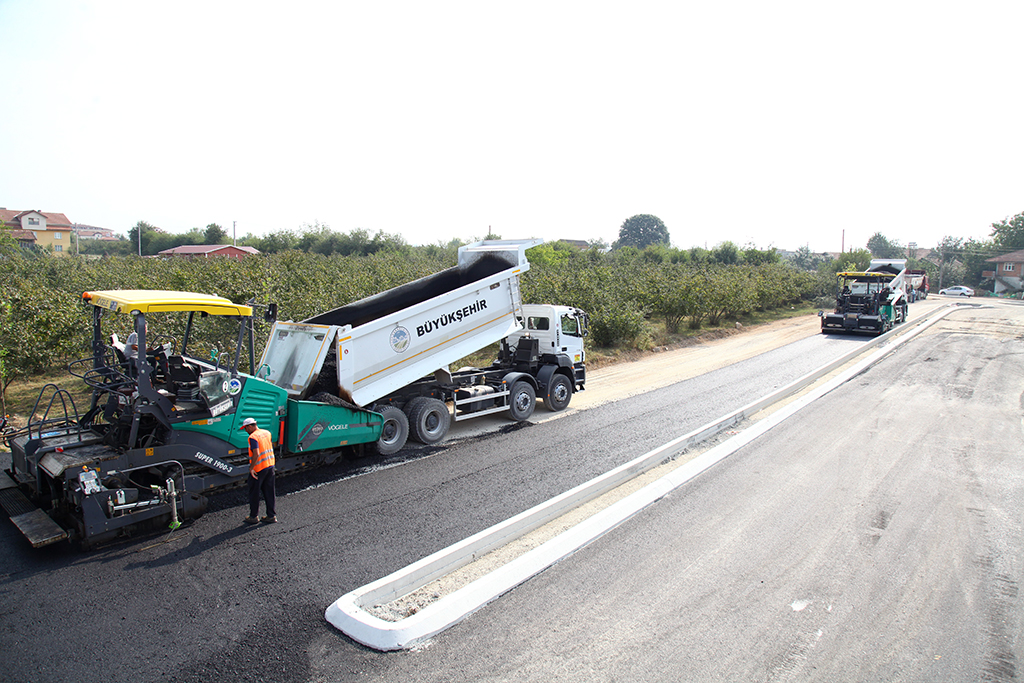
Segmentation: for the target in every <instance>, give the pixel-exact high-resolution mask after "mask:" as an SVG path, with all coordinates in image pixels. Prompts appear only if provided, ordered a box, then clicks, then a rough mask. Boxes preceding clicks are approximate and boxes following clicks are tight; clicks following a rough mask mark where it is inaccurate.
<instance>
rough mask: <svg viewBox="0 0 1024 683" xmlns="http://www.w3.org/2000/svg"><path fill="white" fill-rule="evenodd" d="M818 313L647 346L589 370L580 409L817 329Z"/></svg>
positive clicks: (576, 400) (577, 403)
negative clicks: (663, 345) (643, 350)
mask: <svg viewBox="0 0 1024 683" xmlns="http://www.w3.org/2000/svg"><path fill="white" fill-rule="evenodd" d="M820 331H821V322H820V321H819V319H818V316H817V315H813V314H812V315H804V316H799V317H796V318H787V319H785V320H777V321H775V322H770V323H762V324H760V325H755V326H752V327H742V328H738V329H725V330H715V331H714V332H712V333H709V334H708V335H701V336H698V337H695V338H693V340H692V341H690V342H688V343H687V344H686V345H685V346H680V347H677V348H673V349H659V350H655V351H649V352H647V353H645V354H642V355H639V356H637V357H636V358H634V359H632V360H628V361H623V362H618V363H614V364H610V365H605V366H602V367H599V368H596V369H593V370H588V372H587V389H586V391H583V392H580V393H579V394H576V395H574V396H573V398H572V407H573V408H575V409H577V410H583V409H586V408H592V407H594V406H597V405H601V404H603V403H607V402H609V401H617V400H619V399H622V398H626V397H629V396H636V395H638V394H642V393H644V392H647V391H651V390H652V389H659V388H661V387H664V386H668V385H670V384H675V383H676V382H681V381H683V380H685V379H689V378H691V377H696V376H698V375H702V374H704V373H706V372H710V371H712V370H717V369H719V368H723V367H726V366H728V365H732V364H734V363H738V362H740V361H743V360H746V359H748V358H753V357H754V356H757V355H760V354H762V353H765V352H766V351H771V350H772V349H776V348H779V347H780V346H785V345H786V344H790V343H792V342H795V341H797V340H800V339H803V338H805V337H810V336H812V335H815V334H818V333H819V332H820Z"/></svg>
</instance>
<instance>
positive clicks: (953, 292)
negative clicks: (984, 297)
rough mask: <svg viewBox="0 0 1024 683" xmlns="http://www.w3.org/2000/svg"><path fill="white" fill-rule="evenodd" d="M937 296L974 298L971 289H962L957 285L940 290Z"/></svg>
mask: <svg viewBox="0 0 1024 683" xmlns="http://www.w3.org/2000/svg"><path fill="white" fill-rule="evenodd" d="M939 294H948V295H949V296H974V290H973V289H971V288H970V287H963V286H960V285H958V286H956V287H946V288H945V289H940V290H939Z"/></svg>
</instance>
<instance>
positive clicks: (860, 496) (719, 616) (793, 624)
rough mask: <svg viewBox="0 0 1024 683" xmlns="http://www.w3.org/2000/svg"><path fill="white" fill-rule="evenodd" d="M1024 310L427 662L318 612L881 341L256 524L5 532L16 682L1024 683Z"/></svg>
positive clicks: (737, 465)
mask: <svg viewBox="0 0 1024 683" xmlns="http://www.w3.org/2000/svg"><path fill="white" fill-rule="evenodd" d="M1018 310H1020V309H1013V308H1009V307H1006V308H999V309H992V310H988V311H979V310H976V309H970V310H964V311H959V312H957V313H955V314H954V315H953V317H952V319H951V320H950V322H946V323H942V324H941V325H940V326H939V327H938V329H937V330H936V331H935V332H933V333H931V334H929V335H927V336H926V337H923V338H921V339H919V340H918V341H917V342H914V345H913V346H914V348H915V349H916V350H914V349H911V350H906V351H901V352H899V353H898V354H896V355H894V356H893V357H891V358H890V359H887V360H886V361H885V362H884V363H883V365H882V366H879V367H878V368H875V369H873V370H871V371H869V372H867V373H865V374H864V375H862V376H861V377H859V378H858V379H857V380H855V381H854V382H851V383H850V384H848V385H847V386H845V387H844V388H843V389H841V390H837V391H836V392H833V394H830V395H829V396H828V397H827V399H825V400H823V401H822V402H821V403H820V405H818V406H815V407H814V409H813V410H808V411H807V413H806V414H805V415H801V417H800V419H799V420H795V421H792V422H790V423H787V424H786V425H784V426H781V427H779V428H776V430H773V431H772V432H770V433H769V434H768V435H766V436H765V437H764V438H763V439H761V440H759V442H757V444H755V445H752V446H751V447H748V449H745V450H744V451H742V452H741V453H738V454H737V455H736V456H733V457H732V458H730V459H729V460H728V461H727V462H726V463H723V464H722V465H720V466H718V467H716V468H714V469H713V470H712V471H710V472H708V473H707V474H706V475H704V476H702V477H701V478H699V479H698V480H695V481H694V482H692V484H690V485H688V486H686V487H684V488H683V489H681V490H680V491H678V492H676V493H675V494H673V495H672V496H670V497H668V498H666V499H664V500H663V501H661V502H659V503H658V504H657V505H655V506H654V507H652V508H651V509H650V510H648V511H647V512H645V513H644V514H642V515H640V516H639V517H637V518H636V519H634V520H631V521H630V522H629V523H627V524H626V525H623V526H622V527H620V528H619V529H617V530H616V531H615V532H613V533H611V534H609V535H608V536H606V537H605V538H603V539H601V540H600V541H598V542H597V543H595V544H593V545H592V546H590V547H588V548H585V549H584V550H582V551H580V552H579V553H577V554H576V555H574V556H572V557H571V558H569V559H568V560H566V561H564V562H562V563H560V564H559V565H556V566H555V567H553V568H552V569H550V570H548V571H547V572H545V573H543V574H542V575H540V576H539V577H537V578H535V579H534V580H532V581H530V582H529V583H527V584H525V585H523V586H521V587H520V588H518V589H516V590H515V591H513V592H512V593H510V594H508V595H506V596H504V597H503V598H501V599H500V600H499V601H497V602H496V603H494V604H492V605H491V606H488V607H487V608H485V609H484V610H482V611H481V612H479V613H477V614H475V615H473V616H471V617H470V618H469V619H468V620H467V621H466V622H464V623H462V624H460V625H458V626H456V627H455V628H453V629H451V630H450V631H448V632H446V633H445V634H443V635H441V636H439V637H438V638H436V639H435V640H434V641H433V642H431V643H430V644H429V645H428V646H426V647H424V648H423V649H422V650H420V651H417V652H410V653H392V654H381V653H377V652H373V651H370V650H367V649H366V648H362V647H361V646H358V645H356V644H354V643H352V642H351V641H349V640H348V639H346V638H345V637H344V636H342V635H341V634H339V633H338V632H337V631H335V630H334V629H333V628H331V627H330V626H329V625H328V624H327V623H326V622H325V621H324V619H323V610H324V608H325V607H326V606H327V605H328V604H329V603H330V602H332V601H333V600H334V599H335V598H337V597H338V596H339V595H341V594H343V593H345V592H347V591H349V590H352V589H353V588H355V587H358V586H360V585H362V584H365V583H367V582H369V581H372V580H374V579H377V578H379V577H381V576H383V575H386V574H388V573H390V572H392V571H394V570H396V569H399V568H401V567H403V566H405V565H407V564H409V563H410V562H412V561H414V560H416V559H419V558H420V557H423V556H425V555H427V554H429V553H431V552H433V551H435V550H437V549H439V548H442V547H445V546H447V545H449V544H451V543H453V542H455V541H458V540H460V539H462V538H464V537H466V536H468V535H470V534H472V533H475V532H476V531H479V530H480V529H483V528H486V527H487V526H490V525H491V524H493V523H495V522H498V521H501V520H502V519H505V518H507V517H509V516H511V515H513V514H515V513H517V512H519V511H521V510H523V509H526V508H528V507H530V506H532V505H534V504H536V503H538V502H541V501H543V500H545V499H547V498H549V497H551V496H552V495H555V494H557V493H560V492H562V491H564V490H566V489H568V488H571V487H572V486H574V485H576V484H578V483H580V482H582V481H586V480H588V479H590V478H591V477H593V476H596V475H597V474H600V473H601V472H604V471H606V470H607V469H610V468H611V467H614V466H615V465H618V464H620V463H622V462H625V461H627V460H630V459H632V458H634V457H636V456H637V455H639V454H641V453H643V452H645V451H647V450H650V449H651V448H653V447H655V446H657V445H660V444H661V443H663V442H665V441H667V440H669V439H671V438H673V437H674V436H677V435H679V434H681V433H685V432H686V431H689V430H690V429H692V428H694V427H696V426H699V425H701V424H704V423H706V422H708V421H710V420H711V419H713V418H715V417H718V416H719V415H721V414H723V413H725V412H728V411H730V410H733V409H735V408H738V407H740V406H742V405H745V404H746V403H748V402H749V401H750V400H751V399H752V398H755V397H757V396H760V395H763V394H766V393H769V392H770V391H771V390H773V389H775V388H778V387H779V386H782V385H784V384H787V383H788V382H790V381H792V380H793V379H796V378H797V377H799V376H801V375H802V374H804V373H805V372H807V371H808V370H810V369H812V368H813V367H816V366H817V365H820V364H822V363H824V362H827V361H828V360H830V359H832V358H835V357H838V356H839V355H841V354H842V353H844V352H846V351H847V350H849V349H850V348H852V347H854V346H855V345H857V344H859V343H863V340H860V339H858V338H845V337H841V338H836V337H825V336H822V335H817V334H814V330H813V329H810V330H809V331H808V333H807V335H805V336H801V335H796V340H795V341H793V342H792V343H790V344H787V345H785V346H783V347H781V348H778V349H773V350H768V351H766V352H763V353H754V355H750V356H748V357H746V358H744V359H741V360H739V361H738V362H735V363H732V364H727V365H725V366H724V367H718V368H717V369H710V370H708V371H705V372H703V374H697V375H696V376H692V377H691V378H690V379H687V380H685V381H683V382H674V383H673V382H668V383H667V384H666V383H665V381H666V380H665V379H664V375H666V374H667V373H669V370H667V369H665V368H661V369H659V370H658V371H657V372H656V373H655V375H656V377H654V378H652V379H650V384H651V386H652V387H653V386H657V388H653V389H652V390H649V391H647V392H646V393H637V394H636V395H633V396H629V393H631V392H629V391H626V390H623V391H622V394H623V395H624V396H627V397H625V398H622V399H621V400H618V401H612V400H610V399H609V400H608V401H604V402H602V400H601V399H600V398H598V399H592V400H595V405H594V406H593V407H591V408H589V409H586V410H581V409H579V406H580V405H581V404H580V403H578V402H577V401H576V398H582V397H583V396H587V395H588V394H589V395H594V394H599V393H600V392H597V391H595V392H593V394H591V392H590V390H588V392H585V393H584V394H582V395H580V397H574V406H576V407H577V409H576V410H574V411H571V412H570V413H568V414H566V415H565V416H563V417H559V418H558V419H549V420H544V421H541V420H538V421H537V423H536V424H533V425H531V426H526V427H523V428H520V429H512V428H507V429H505V430H503V431H499V432H497V433H493V434H491V435H489V436H487V437H485V438H480V437H478V438H473V439H465V440H462V441H456V442H455V443H453V444H451V445H448V446H445V447H442V448H436V449H422V450H421V451H419V452H417V453H415V454H413V455H414V459H411V460H409V461H408V462H406V463H405V464H403V465H402V466H400V467H393V468H390V469H386V468H384V466H385V465H386V463H384V462H370V463H357V464H344V465H339V466H336V467H333V468H324V469H321V470H317V471H316V472H313V473H309V474H307V475H302V476H299V477H295V478H290V480H289V479H285V480H282V482H281V484H282V486H281V488H282V490H283V492H284V493H285V494H286V495H284V496H283V497H282V499H281V500H280V501H279V506H278V507H279V516H280V517H281V519H282V521H281V523H279V524H277V525H274V526H273V527H258V528H256V529H244V528H242V527H241V526H240V521H241V518H242V517H243V516H244V515H245V511H244V495H243V494H242V493H240V492H233V493H228V494H224V495H222V496H218V497H217V499H215V501H214V503H213V505H212V506H211V512H210V513H208V514H207V515H206V516H204V517H203V518H201V519H200V520H197V521H196V522H195V523H193V524H191V525H190V526H189V527H188V528H185V529H182V530H179V531H178V532H175V533H174V534H171V535H169V536H156V537H146V538H142V539H136V540H133V541H129V542H127V543H120V544H116V545H113V546H110V547H107V548H103V549H100V550H97V551H93V552H89V553H79V552H75V551H72V550H69V549H66V548H53V549H44V550H43V551H42V552H39V551H32V550H31V549H29V548H27V547H26V546H27V544H25V543H24V541H23V540H22V539H20V537H18V536H17V534H16V531H15V530H13V527H12V526H11V525H10V524H9V523H7V524H4V525H0V556H3V557H4V558H5V559H4V561H3V564H2V566H3V569H2V573H0V615H2V616H0V653H3V654H2V655H0V663H3V664H4V667H5V669H4V670H5V677H6V679H8V680H12V681H67V680H75V681H89V680H97V681H99V680H103V681H165V680H179V681H206V680H213V679H217V680H221V681H246V680H254V681H255V680H275V681H350V680H351V681H356V680H382V681H383V680H403V679H408V680H499V681H503V680H556V679H557V680H588V681H591V680H632V679H636V680H651V681H668V680H673V681H678V680H705V679H706V680H745V679H749V680H787V677H788V678H789V679H793V680H805V679H812V680H813V679H815V678H817V679H818V680H873V679H872V676H874V677H875V678H874V680H943V679H944V680H985V677H986V676H987V677H988V680H1011V678H1009V677H1008V676H1009V675H1010V674H1015V672H1016V667H1017V661H1018V660H1019V658H1020V655H1021V652H1020V643H1019V634H1020V632H1021V628H1020V626H1021V620H1020V609H1019V606H1018V604H1017V598H1016V586H1017V585H1018V583H1019V580H1020V578H1021V577H1020V574H1021V565H1020V558H1021V557H1022V554H1021V552H1020V550H1021V547H1020V544H1021V533H1020V527H1019V524H1020V515H1019V510H1020V509H1021V508H1020V504H1021V502H1024V501H1022V500H1021V483H1020V456H1019V452H1020V448H1019V447H1020V442H1021V437H1020V404H1019V401H1020V389H1019V387H1020V385H1021V382H1020V370H1019V369H1016V368H1015V367H1014V364H1015V363H1016V365H1018V366H1019V365H1020V362H1019V361H1020V354H1021V352H1022V349H1024V346H1022V344H1024V342H1022V338H1024V328H1022V327H1021V325H1020V320H1019V316H1017V311H1018ZM814 322H816V319H815V320H814ZM747 334H748V333H746V332H745V333H743V334H741V335H736V337H735V338H736V339H737V340H740V342H742V343H748V342H747V340H744V337H746V335H747ZM729 353H731V352H728V351H723V352H722V354H723V355H725V356H728V355H729ZM739 355H740V356H742V355H744V354H739ZM908 359H909V360H908ZM711 366H712V367H713V366H715V363H713V362H712V363H711ZM886 368H888V369H886ZM673 372H674V371H673ZM642 373H643V369H642V367H641V366H639V365H638V367H637V368H636V369H635V371H634V372H633V373H629V376H630V380H629V381H634V380H633V379H632V378H633V377H635V376H638V375H642ZM626 383H628V382H626V381H625V380H623V382H621V383H620V384H626ZM605 384H606V385H607V382H606V383H605ZM597 386H599V384H598V383H597V382H595V383H594V388H595V389H596V387H597ZM997 397H998V401H997V400H995V399H996V398H997ZM541 415H542V414H541V413H538V416H539V417H540V416H541ZM893 443H896V444H898V446H899V447H898V448H895V449H894V448H893V447H892V445H893ZM1015 458H1016V460H1015ZM1014 505H1016V508H1014ZM1014 510H1016V511H1018V514H1016V516H1014V514H1013V511H1014ZM819 632H820V635H819ZM900 634H904V635H900ZM939 644H941V645H942V648H941V649H940V648H939V647H938V645H939ZM844 667H845V668H844ZM819 672H820V673H819ZM1007 672H1010V674H1008V673H1007ZM936 674H937V675H939V676H940V677H939V678H936V677H935V675H936ZM999 676H1002V678H999ZM943 677H944V678H943Z"/></svg>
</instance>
